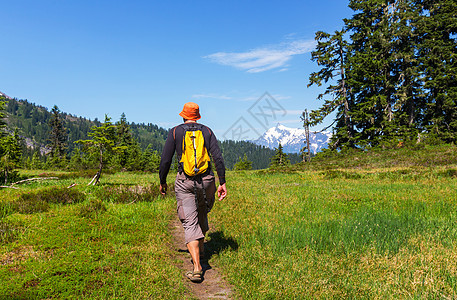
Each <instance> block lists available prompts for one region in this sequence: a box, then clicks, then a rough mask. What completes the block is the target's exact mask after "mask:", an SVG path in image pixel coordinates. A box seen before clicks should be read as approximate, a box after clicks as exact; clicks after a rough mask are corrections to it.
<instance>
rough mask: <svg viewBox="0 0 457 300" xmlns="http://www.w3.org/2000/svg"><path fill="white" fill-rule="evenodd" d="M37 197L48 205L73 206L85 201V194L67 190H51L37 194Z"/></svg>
mask: <svg viewBox="0 0 457 300" xmlns="http://www.w3.org/2000/svg"><path fill="white" fill-rule="evenodd" d="M36 197H37V198H38V199H40V200H43V201H45V202H48V203H55V204H58V203H61V204H73V203H78V202H82V201H84V200H85V198H86V195H84V193H82V192H80V191H78V190H74V189H67V188H64V187H62V188H51V189H46V190H43V191H41V192H37V193H36Z"/></svg>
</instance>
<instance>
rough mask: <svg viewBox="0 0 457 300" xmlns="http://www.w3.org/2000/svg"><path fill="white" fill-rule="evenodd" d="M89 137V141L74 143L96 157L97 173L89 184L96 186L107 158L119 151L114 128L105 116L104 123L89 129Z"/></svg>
mask: <svg viewBox="0 0 457 300" xmlns="http://www.w3.org/2000/svg"><path fill="white" fill-rule="evenodd" d="M91 130H92V131H91V132H90V133H89V136H90V137H91V138H92V139H91V140H79V141H76V143H79V144H82V145H84V146H85V148H86V149H87V151H88V152H90V153H93V154H97V155H98V172H97V174H95V176H94V178H93V179H92V180H91V181H90V182H89V185H90V184H92V183H93V185H96V184H97V183H98V182H99V180H100V176H101V174H102V170H103V167H104V165H105V163H106V162H107V161H109V158H110V157H109V156H110V155H111V154H112V153H113V152H115V151H116V150H121V149H122V148H121V149H119V148H118V147H116V145H115V142H116V126H115V125H113V123H112V122H111V118H109V117H108V116H107V115H105V122H104V123H103V124H101V125H100V126H93V127H92V128H91Z"/></svg>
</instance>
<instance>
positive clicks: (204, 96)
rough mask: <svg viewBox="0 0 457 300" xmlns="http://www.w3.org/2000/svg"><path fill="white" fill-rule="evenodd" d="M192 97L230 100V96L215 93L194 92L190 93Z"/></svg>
mask: <svg viewBox="0 0 457 300" xmlns="http://www.w3.org/2000/svg"><path fill="white" fill-rule="evenodd" d="M192 98H194V99H203V98H210V99H221V100H231V99H232V97H229V96H226V95H217V94H195V95H192Z"/></svg>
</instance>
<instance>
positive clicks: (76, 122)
mask: <svg viewBox="0 0 457 300" xmlns="http://www.w3.org/2000/svg"><path fill="white" fill-rule="evenodd" d="M0 101H4V102H5V112H6V115H5V120H6V123H7V131H8V132H10V134H11V133H12V132H13V131H14V130H15V129H17V130H18V136H19V137H20V138H21V143H23V146H22V151H21V156H22V160H21V161H22V165H23V166H30V167H40V168H44V167H52V166H54V167H59V168H63V167H66V163H65V161H67V162H68V163H69V164H70V167H71V168H74V167H78V168H91V167H95V165H96V159H95V158H94V157H91V155H93V154H91V155H89V153H85V152H84V149H83V146H82V144H83V143H75V142H77V141H84V140H88V139H90V135H91V132H92V131H93V129H94V128H97V127H101V126H104V124H105V122H101V121H99V120H98V119H95V120H90V119H86V118H83V117H77V116H74V115H71V114H68V113H65V112H61V111H60V110H59V109H58V107H56V106H55V107H54V108H53V109H52V110H51V111H49V110H48V109H47V108H45V107H43V106H39V105H36V104H33V103H30V102H29V101H27V100H17V99H14V98H9V97H8V98H7V97H5V96H0ZM105 121H106V120H105ZM109 123H110V124H112V125H113V126H116V128H117V129H116V130H117V131H118V132H117V133H116V135H117V140H118V141H117V142H119V143H120V144H119V145H121V147H124V148H126V149H124V150H122V151H121V152H122V153H121V154H119V153H117V154H115V153H111V154H109V155H108V154H107V155H108V156H107V158H105V159H106V160H107V161H109V163H108V165H111V166H116V168H121V169H127V170H144V169H146V170H151V171H154V170H157V168H158V157H159V156H160V153H161V151H162V148H163V146H164V143H165V140H166V138H167V134H168V130H167V129H164V128H161V127H159V126H157V125H154V124H151V123H148V124H143V123H141V124H136V123H130V122H128V121H127V118H126V116H125V115H124V114H122V115H121V116H120V119H119V121H116V122H112V121H111V119H109ZM52 124H54V125H55V126H54V127H56V126H57V127H58V128H54V129H53V125H52ZM56 130H57V132H56ZM59 140H60V141H59ZM220 147H221V150H222V153H223V156H224V159H225V162H226V167H227V168H228V169H232V168H233V167H234V165H235V164H236V163H237V161H239V160H240V159H241V158H242V157H243V156H244V154H246V155H247V157H248V159H249V160H250V161H251V162H252V168H253V169H262V168H267V167H268V166H269V165H270V158H271V157H272V156H273V155H274V154H275V150H272V149H269V148H266V147H262V146H257V145H255V144H253V143H250V142H245V141H237V142H235V141H222V142H220ZM57 148H58V149H57ZM86 150H87V149H86ZM56 151H57V152H59V153H58V154H57V155H56ZM86 152H87V151H86ZM141 153H142V154H141ZM111 155H112V157H111ZM55 156H58V160H59V161H60V163H57V162H54V163H50V161H51V160H52V159H55ZM148 157H149V158H148ZM151 157H152V159H151ZM300 160H301V158H300V157H299V155H297V154H290V161H291V162H292V163H295V162H298V161H300ZM146 161H147V162H146ZM148 164H149V167H145V165H148Z"/></svg>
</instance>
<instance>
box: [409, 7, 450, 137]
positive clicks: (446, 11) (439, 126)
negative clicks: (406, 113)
mask: <svg viewBox="0 0 457 300" xmlns="http://www.w3.org/2000/svg"><path fill="white" fill-rule="evenodd" d="M418 3H419V4H420V5H421V8H422V9H423V11H422V14H421V19H420V20H419V22H418V35H419V42H420V49H419V60H420V69H421V72H422V73H423V76H424V82H425V83H424V89H425V102H426V111H425V118H424V125H425V127H426V128H427V129H428V132H429V134H430V136H432V137H433V138H434V139H436V140H440V141H444V142H454V143H455V142H456V141H457V110H456V107H457V76H456V74H457V37H456V35H457V2H456V1H454V0H440V1H431V0H418Z"/></svg>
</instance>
